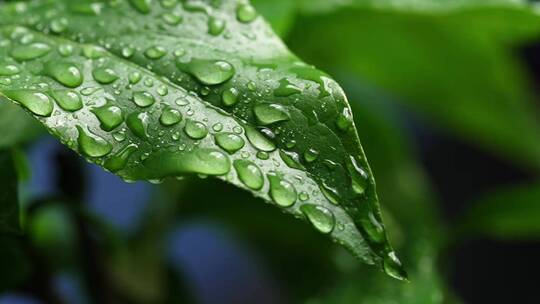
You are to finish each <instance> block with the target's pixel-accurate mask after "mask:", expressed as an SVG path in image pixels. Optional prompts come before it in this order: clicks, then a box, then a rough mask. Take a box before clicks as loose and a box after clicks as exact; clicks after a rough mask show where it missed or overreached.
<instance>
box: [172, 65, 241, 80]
mask: <svg viewBox="0 0 540 304" xmlns="http://www.w3.org/2000/svg"><path fill="white" fill-rule="evenodd" d="M180 68H182V66H181V65H180ZM187 70H188V72H189V73H190V74H191V75H193V76H194V77H195V78H197V80H199V81H200V82H201V83H203V84H206V85H217V84H222V83H224V82H225V81H227V80H229V79H231V78H232V77H233V76H234V74H235V70H234V67H233V66H232V65H231V64H230V63H228V62H226V61H222V60H202V59H193V60H192V61H191V62H190V63H189V64H188V65H187Z"/></svg>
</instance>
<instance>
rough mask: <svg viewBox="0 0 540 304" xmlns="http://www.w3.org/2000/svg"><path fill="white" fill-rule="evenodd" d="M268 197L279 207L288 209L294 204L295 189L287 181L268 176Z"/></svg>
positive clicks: (271, 175) (275, 176)
mask: <svg viewBox="0 0 540 304" xmlns="http://www.w3.org/2000/svg"><path fill="white" fill-rule="evenodd" d="M268 180H269V181H270V197H272V199H273V200H274V202H275V203H276V204H278V205H279V206H281V207H290V206H292V205H294V203H295V202H296V196H297V195H296V189H295V188H294V186H293V185H292V184H291V183H289V182H288V181H286V180H284V179H281V178H280V177H278V176H277V175H273V174H268Z"/></svg>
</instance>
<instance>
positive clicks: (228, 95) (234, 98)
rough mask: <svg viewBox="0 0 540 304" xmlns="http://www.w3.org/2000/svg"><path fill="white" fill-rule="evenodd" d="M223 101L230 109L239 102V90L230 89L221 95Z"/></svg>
mask: <svg viewBox="0 0 540 304" xmlns="http://www.w3.org/2000/svg"><path fill="white" fill-rule="evenodd" d="M221 100H222V101H223V104H224V105H226V106H228V107H230V106H232V105H234V104H236V102H238V90H237V89H235V88H229V89H227V90H225V91H223V93H222V94H221Z"/></svg>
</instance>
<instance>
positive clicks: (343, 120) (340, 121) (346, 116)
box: [336, 108, 353, 131]
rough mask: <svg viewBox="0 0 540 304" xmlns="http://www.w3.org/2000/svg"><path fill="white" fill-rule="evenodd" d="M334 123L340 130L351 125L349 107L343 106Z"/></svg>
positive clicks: (344, 129) (351, 119)
mask: <svg viewBox="0 0 540 304" xmlns="http://www.w3.org/2000/svg"><path fill="white" fill-rule="evenodd" d="M336 125H337V127H338V129H340V130H341V131H347V130H349V128H351V126H352V125H353V118H352V113H351V110H349V108H344V109H343V112H341V113H340V114H339V115H338V118H337V119H336Z"/></svg>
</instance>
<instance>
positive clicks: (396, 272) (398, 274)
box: [383, 251, 408, 281]
mask: <svg viewBox="0 0 540 304" xmlns="http://www.w3.org/2000/svg"><path fill="white" fill-rule="evenodd" d="M383 270H384V272H385V273H386V274H388V275H389V276H391V277H393V278H395V279H398V280H401V281H408V275H407V273H406V272H405V270H404V269H403V266H402V265H401V262H400V261H399V259H398V258H397V256H396V253H395V252H393V251H392V252H390V253H388V254H387V256H386V257H385V258H384V260H383Z"/></svg>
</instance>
